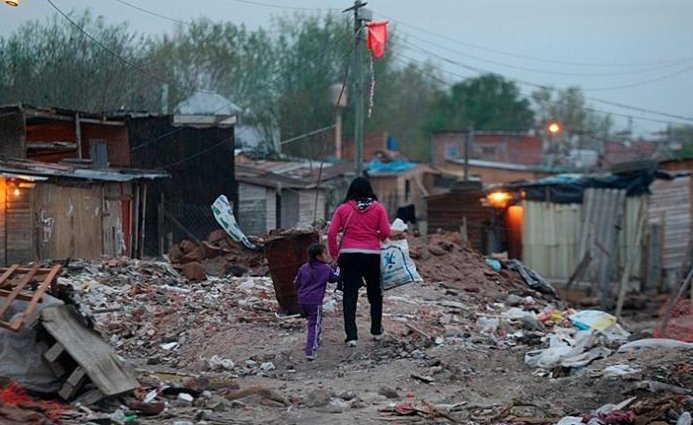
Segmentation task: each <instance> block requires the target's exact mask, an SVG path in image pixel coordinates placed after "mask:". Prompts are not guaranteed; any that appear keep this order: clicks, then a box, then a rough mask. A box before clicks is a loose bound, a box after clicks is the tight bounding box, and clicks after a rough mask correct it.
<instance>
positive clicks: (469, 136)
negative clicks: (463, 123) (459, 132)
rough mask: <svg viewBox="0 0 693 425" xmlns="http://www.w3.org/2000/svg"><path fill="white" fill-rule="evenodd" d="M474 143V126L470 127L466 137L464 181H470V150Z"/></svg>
mask: <svg viewBox="0 0 693 425" xmlns="http://www.w3.org/2000/svg"><path fill="white" fill-rule="evenodd" d="M473 145H474V127H469V132H468V133H467V137H465V138H464V181H469V150H470V149H471V148H472V146H473Z"/></svg>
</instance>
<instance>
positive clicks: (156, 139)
mask: <svg viewBox="0 0 693 425" xmlns="http://www.w3.org/2000/svg"><path fill="white" fill-rule="evenodd" d="M348 36H349V35H348V34H347V35H344V36H342V37H341V38H339V39H338V40H337V43H339V42H340V41H342V40H344V39H345V38H347V37H348ZM333 49H334V47H333V46H331V45H330V46H327V47H325V48H324V49H323V50H322V51H320V52H319V53H318V54H317V57H318V58H320V57H323V56H324V55H325V54H327V52H329V51H330V50H333ZM352 51H353V48H352V49H351V50H350V51H349V53H347V55H345V56H348V55H349V54H350V53H351V52H352ZM345 56H343V57H342V59H343V58H344V57H345ZM310 65H311V63H310V62H309V61H307V62H305V66H303V67H302V68H300V69H299V70H298V71H297V72H296V74H300V73H302V72H303V71H305V70H306V69H308V67H309V66H310ZM286 75H290V74H289V73H288V72H285V73H282V74H279V75H278V76H277V77H275V78H272V79H271V80H270V84H276V82H277V81H278V80H279V78H281V77H284V76H286ZM225 107H226V106H222V107H221V108H219V109H217V110H215V111H212V112H211V113H212V115H214V114H216V113H217V112H219V111H221V110H222V109H224V108H225ZM184 128H185V127H179V128H175V129H173V130H171V131H169V132H168V133H164V134H162V135H160V136H157V137H156V138H154V139H152V140H148V141H146V142H144V143H142V144H140V145H137V146H135V147H132V148H130V152H134V151H137V150H140V149H143V148H145V147H147V146H149V145H151V144H154V143H157V142H159V141H161V140H164V139H166V138H167V137H169V136H171V135H173V134H176V133H178V132H179V131H182V130H183V129H184ZM239 135H240V134H239Z"/></svg>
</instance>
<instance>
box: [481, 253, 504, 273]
mask: <svg viewBox="0 0 693 425" xmlns="http://www.w3.org/2000/svg"><path fill="white" fill-rule="evenodd" d="M484 261H485V262H486V264H488V265H489V267H491V268H492V269H493V270H494V271H497V272H499V271H501V263H500V261H498V260H496V259H495V258H491V257H486V258H484Z"/></svg>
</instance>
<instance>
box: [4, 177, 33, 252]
mask: <svg viewBox="0 0 693 425" xmlns="http://www.w3.org/2000/svg"><path fill="white" fill-rule="evenodd" d="M6 193H7V198H6V199H7V210H6V214H5V217H6V220H7V221H6V223H5V225H6V226H7V227H6V246H5V249H6V256H7V257H6V258H7V264H14V263H25V262H28V261H33V260H34V259H35V255H34V252H35V251H34V226H33V220H32V216H33V210H32V198H33V195H34V193H33V190H32V189H21V190H19V192H18V193H15V188H14V187H13V186H12V185H8V186H7V190H6Z"/></svg>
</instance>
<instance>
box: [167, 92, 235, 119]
mask: <svg viewBox="0 0 693 425" xmlns="http://www.w3.org/2000/svg"><path fill="white" fill-rule="evenodd" d="M176 112H177V113H179V114H184V115H214V116H230V115H236V114H238V113H239V112H241V107H240V106H238V105H236V104H235V103H233V102H231V101H230V100H228V99H227V98H225V97H224V96H222V95H220V94H217V93H211V92H197V93H195V94H193V95H192V96H190V97H189V98H187V99H185V100H184V101H182V102H181V103H179V104H178V107H177V108H176Z"/></svg>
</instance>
